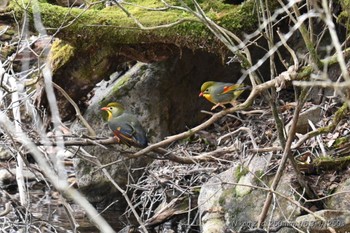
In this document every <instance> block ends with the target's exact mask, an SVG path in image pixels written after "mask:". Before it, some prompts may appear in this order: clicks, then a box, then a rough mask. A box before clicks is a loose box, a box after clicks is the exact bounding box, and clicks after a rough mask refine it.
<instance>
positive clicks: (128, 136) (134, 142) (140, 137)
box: [101, 102, 148, 148]
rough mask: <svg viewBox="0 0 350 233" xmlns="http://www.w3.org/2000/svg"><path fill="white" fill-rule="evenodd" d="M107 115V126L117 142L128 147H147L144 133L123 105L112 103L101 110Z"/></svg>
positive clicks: (134, 117) (136, 120)
mask: <svg viewBox="0 0 350 233" xmlns="http://www.w3.org/2000/svg"><path fill="white" fill-rule="evenodd" d="M101 110H102V111H106V112H107V114H108V118H107V121H108V126H109V128H110V129H111V130H112V131H113V133H114V136H115V138H116V140H117V141H118V142H122V143H124V144H126V145H128V146H135V147H140V148H144V147H146V146H147V144H148V142H147V138H146V132H145V130H144V129H143V128H142V126H141V124H140V122H139V121H138V119H137V118H136V116H134V115H133V114H130V113H127V112H125V109H124V107H123V105H121V104H119V103H116V102H113V103H109V104H108V105H107V106H106V107H103V108H101Z"/></svg>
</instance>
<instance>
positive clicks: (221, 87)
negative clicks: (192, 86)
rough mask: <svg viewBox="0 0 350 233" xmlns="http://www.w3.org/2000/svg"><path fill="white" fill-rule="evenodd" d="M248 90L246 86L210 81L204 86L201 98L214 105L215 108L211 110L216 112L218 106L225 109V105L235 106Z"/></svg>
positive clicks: (200, 94)
mask: <svg viewBox="0 0 350 233" xmlns="http://www.w3.org/2000/svg"><path fill="white" fill-rule="evenodd" d="M248 88H249V87H246V86H244V84H234V83H223V82H214V81H208V82H205V83H203V84H202V87H201V93H199V96H203V97H205V98H206V99H207V100H209V101H210V102H212V103H214V104H215V105H214V107H212V108H211V110H214V109H215V108H217V107H218V106H221V107H223V108H225V106H224V104H228V103H230V104H232V105H234V104H235V103H236V102H237V101H236V99H237V98H238V97H239V96H240V95H241V94H242V92H243V91H244V90H246V89H248Z"/></svg>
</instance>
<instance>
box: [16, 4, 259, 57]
mask: <svg viewBox="0 0 350 233" xmlns="http://www.w3.org/2000/svg"><path fill="white" fill-rule="evenodd" d="M176 2H177V1H173V2H170V3H174V4H175V3H176ZM131 3H135V4H137V5H141V6H145V7H147V9H145V8H142V7H137V6H134V5H127V4H124V5H123V6H125V8H126V9H127V10H128V11H129V12H130V13H131V14H132V15H133V17H135V18H137V19H138V20H139V21H140V23H142V24H143V25H144V26H146V27H155V26H159V25H166V24H169V23H174V22H176V21H178V20H182V19H186V20H188V22H185V23H181V24H178V25H176V26H172V27H166V28H162V29H157V30H141V29H139V28H138V26H137V24H136V23H135V22H134V20H133V19H132V18H131V17H128V16H127V15H126V14H125V12H123V11H122V10H121V9H119V8H118V7H117V6H113V7H105V8H103V9H101V10H98V9H94V8H91V9H89V10H83V9H78V8H65V7H60V6H56V5H51V4H49V3H45V2H41V3H39V6H40V13H41V17H42V20H43V22H44V25H45V27H47V28H50V29H48V31H49V32H50V33H56V32H58V34H57V35H56V36H58V37H60V38H62V39H64V40H67V41H69V42H70V43H71V44H72V45H74V46H77V47H81V48H85V49H88V47H91V46H94V45H101V44H103V45H107V46H108V45H109V46H115V45H117V44H135V43H157V42H158V43H172V44H177V45H182V46H186V47H190V48H195V49H196V48H204V49H208V50H213V49H216V50H217V48H218V47H223V45H222V44H220V43H213V42H214V41H215V40H216V39H215V37H214V36H213V35H212V33H211V32H210V31H209V30H208V29H207V28H206V26H204V25H203V24H202V23H199V22H198V19H196V18H195V17H194V16H193V15H192V14H191V13H188V12H185V11H181V10H178V9H167V10H161V11H160V10H159V11H154V10H149V9H148V8H160V7H164V5H163V4H162V3H161V2H160V1H153V0H146V1H131ZM12 6H13V8H14V9H15V12H21V11H23V9H22V8H20V7H19V6H18V5H16V4H13V5H12ZM201 6H202V7H203V9H204V10H205V11H206V12H207V15H208V16H209V17H210V18H212V19H213V20H214V21H216V22H217V23H219V24H220V25H221V26H223V27H225V28H226V29H228V30H230V31H232V32H233V33H236V34H237V33H238V34H239V33H241V32H242V31H243V30H244V32H249V31H251V30H254V29H255V28H256V25H257V17H256V16H255V12H254V9H255V7H254V1H246V2H245V3H244V4H242V5H237V6H233V5H230V4H224V3H222V2H220V1H213V0H212V1H203V3H202V4H201ZM28 9H29V10H31V8H30V7H29V8H28ZM29 13H30V14H29V15H31V12H29ZM62 26H63V27H62ZM72 35H76V36H72Z"/></svg>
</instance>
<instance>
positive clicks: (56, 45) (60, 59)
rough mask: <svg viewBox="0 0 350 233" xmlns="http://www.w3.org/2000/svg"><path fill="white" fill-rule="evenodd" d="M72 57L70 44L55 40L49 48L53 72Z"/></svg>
mask: <svg viewBox="0 0 350 233" xmlns="http://www.w3.org/2000/svg"><path fill="white" fill-rule="evenodd" d="M73 55H74V48H73V47H72V46H71V45H70V44H68V43H66V42H64V41H62V40H55V41H54V42H53V43H52V46H51V56H50V61H51V65H52V70H53V72H54V71H55V70H58V69H59V68H60V67H62V66H63V65H65V64H66V63H67V62H68V61H69V60H70V58H72V57H73Z"/></svg>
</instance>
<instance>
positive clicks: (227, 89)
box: [222, 84, 244, 94]
mask: <svg viewBox="0 0 350 233" xmlns="http://www.w3.org/2000/svg"><path fill="white" fill-rule="evenodd" d="M243 90H244V85H243V84H233V85H229V86H224V88H223V92H222V94H226V93H229V92H233V91H243Z"/></svg>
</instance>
